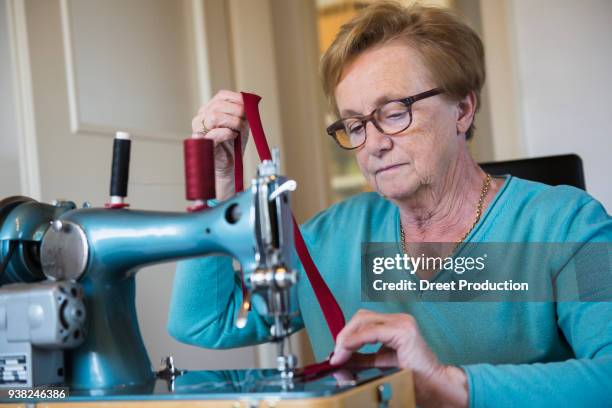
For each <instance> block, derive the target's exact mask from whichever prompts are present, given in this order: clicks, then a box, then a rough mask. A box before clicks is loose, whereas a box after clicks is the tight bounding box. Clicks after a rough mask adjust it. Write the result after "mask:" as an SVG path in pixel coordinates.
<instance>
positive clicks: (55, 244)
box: [40, 221, 89, 280]
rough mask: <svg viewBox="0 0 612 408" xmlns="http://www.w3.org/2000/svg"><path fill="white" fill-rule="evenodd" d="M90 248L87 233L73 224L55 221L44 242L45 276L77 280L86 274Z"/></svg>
mask: <svg viewBox="0 0 612 408" xmlns="http://www.w3.org/2000/svg"><path fill="white" fill-rule="evenodd" d="M88 252H89V246H88V244H87V236H86V235H85V232H83V230H82V229H81V227H79V226H78V225H77V224H74V223H72V222H62V221H54V222H53V224H52V226H51V227H50V228H49V229H48V230H47V232H46V233H45V236H44V238H43V241H42V246H41V253H40V261H41V264H42V270H43V273H44V274H45V276H47V278H49V279H53V280H71V279H73V280H77V279H79V278H80V277H81V275H82V274H83V272H85V267H86V266H87V259H88Z"/></svg>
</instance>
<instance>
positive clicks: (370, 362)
mask: <svg viewBox="0 0 612 408" xmlns="http://www.w3.org/2000/svg"><path fill="white" fill-rule="evenodd" d="M346 366H348V367H396V366H397V353H396V352H395V350H393V349H390V348H388V347H385V346H383V347H381V348H380V349H379V350H378V351H377V352H376V353H354V354H353V355H352V356H351V358H350V360H349V361H348V362H347V364H346Z"/></svg>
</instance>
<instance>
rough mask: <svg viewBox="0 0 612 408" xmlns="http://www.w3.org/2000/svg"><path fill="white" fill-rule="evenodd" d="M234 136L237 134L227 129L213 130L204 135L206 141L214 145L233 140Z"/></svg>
mask: <svg viewBox="0 0 612 408" xmlns="http://www.w3.org/2000/svg"><path fill="white" fill-rule="evenodd" d="M236 136H238V132H236V131H235V130H232V129H228V128H214V129H211V130H210V131H209V132H208V133H206V135H204V137H205V138H206V139H209V140H212V141H214V142H215V145H218V144H219V143H223V142H227V141H230V140H234V139H235V138H236Z"/></svg>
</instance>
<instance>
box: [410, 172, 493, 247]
mask: <svg viewBox="0 0 612 408" xmlns="http://www.w3.org/2000/svg"><path fill="white" fill-rule="evenodd" d="M490 188H491V175H490V174H488V173H487V176H486V177H485V180H484V182H483V183H482V188H481V189H480V197H479V198H478V205H477V206H476V219H475V220H474V223H472V226H471V227H470V229H469V230H467V232H466V233H465V234H464V235H463V237H462V238H461V239H460V240H459V241H457V242H456V243H455V247H454V248H453V251H452V252H451V254H452V253H454V252H455V250H456V249H457V247H458V246H459V244H461V243H462V242H463V241H465V239H466V238H467V236H468V235H470V232H472V230H473V229H474V227H475V226H476V224H478V221H480V217H481V216H482V207H483V206H484V200H485V197H486V196H487V194H488V193H489V189H490ZM400 237H401V239H402V250H403V251H404V252H405V253H407V252H408V250H407V249H406V234H405V233H404V227H403V226H402V220H401V218H400Z"/></svg>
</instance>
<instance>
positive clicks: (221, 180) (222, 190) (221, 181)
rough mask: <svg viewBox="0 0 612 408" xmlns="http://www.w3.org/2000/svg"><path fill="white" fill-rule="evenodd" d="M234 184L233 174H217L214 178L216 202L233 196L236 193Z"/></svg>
mask: <svg viewBox="0 0 612 408" xmlns="http://www.w3.org/2000/svg"><path fill="white" fill-rule="evenodd" d="M234 183H235V181H234V172H231V173H229V174H225V175H219V174H217V175H216V177H215V191H216V197H217V200H219V201H224V200H227V199H228V198H230V197H231V196H233V195H234V194H235V192H236V190H235V185H234Z"/></svg>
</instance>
